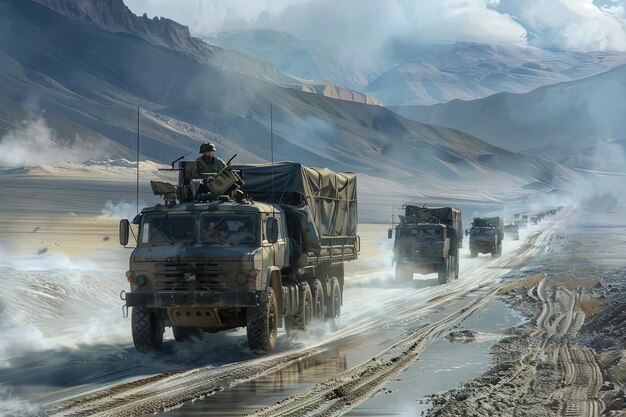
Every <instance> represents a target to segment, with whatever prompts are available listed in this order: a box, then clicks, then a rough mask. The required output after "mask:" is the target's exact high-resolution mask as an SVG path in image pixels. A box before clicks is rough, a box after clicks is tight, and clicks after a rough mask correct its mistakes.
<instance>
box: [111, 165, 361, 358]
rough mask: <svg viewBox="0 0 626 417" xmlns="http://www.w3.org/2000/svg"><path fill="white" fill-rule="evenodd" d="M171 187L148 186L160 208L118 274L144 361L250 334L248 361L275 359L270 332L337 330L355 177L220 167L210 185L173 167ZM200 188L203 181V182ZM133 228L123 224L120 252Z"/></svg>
mask: <svg viewBox="0 0 626 417" xmlns="http://www.w3.org/2000/svg"><path fill="white" fill-rule="evenodd" d="M177 170H178V171H179V180H178V184H177V185H173V184H169V183H163V182H152V187H153V190H154V192H155V194H160V195H162V196H163V197H164V199H165V204H163V205H156V206H153V207H147V208H145V209H143V210H142V211H141V213H140V214H139V215H138V216H137V217H136V218H135V219H134V220H133V224H136V225H137V226H138V234H137V236H136V239H137V246H136V248H135V249H134V250H133V252H132V254H131V256H130V269H129V271H128V272H127V273H126V277H127V279H128V282H129V283H130V291H129V292H125V293H123V294H122V297H123V299H124V300H125V301H126V306H125V307H126V308H128V307H131V308H132V312H131V326H132V336H133V341H134V345H135V347H136V349H137V350H138V351H140V352H150V351H157V350H159V349H160V348H161V344H162V341H163V332H164V328H165V327H172V329H173V333H174V337H175V339H176V340H178V341H182V340H188V339H189V338H193V337H196V336H201V335H202V333H203V332H209V333H213V332H219V331H222V330H227V329H232V328H237V327H246V329H247V339H248V345H249V347H250V349H252V350H253V351H265V352H270V351H273V350H274V348H275V346H276V337H277V329H278V328H279V327H283V326H284V327H285V328H286V330H287V332H288V333H292V332H294V331H297V330H300V331H306V330H307V329H308V328H309V326H311V324H312V323H316V322H322V321H326V322H328V323H329V324H330V327H331V328H337V326H338V322H339V318H340V314H341V305H342V300H343V287H344V262H347V261H352V260H355V259H357V257H358V253H359V245H360V241H359V236H358V235H357V188H356V175H355V174H354V173H335V172H333V171H330V170H328V169H325V168H309V167H304V166H302V165H300V164H297V163H280V164H276V165H240V166H237V167H231V166H230V165H228V166H226V168H224V169H223V170H222V171H221V172H220V173H219V174H218V175H215V176H208V177H207V176H204V175H203V174H202V173H199V172H198V162H197V161H181V162H180V164H179V168H178V169H177ZM203 177H204V178H203ZM129 231H131V229H130V223H129V221H128V220H122V221H121V223H120V243H121V244H122V245H124V246H126V245H127V244H128V241H129Z"/></svg>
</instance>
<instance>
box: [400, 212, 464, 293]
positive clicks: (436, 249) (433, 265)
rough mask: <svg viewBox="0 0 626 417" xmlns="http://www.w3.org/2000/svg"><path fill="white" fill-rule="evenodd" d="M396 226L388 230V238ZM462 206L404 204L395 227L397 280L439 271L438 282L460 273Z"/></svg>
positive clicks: (408, 279) (445, 281)
mask: <svg viewBox="0 0 626 417" xmlns="http://www.w3.org/2000/svg"><path fill="white" fill-rule="evenodd" d="M393 236H394V230H393V229H389V230H388V238H389V239H391V238H392V237H393ZM462 241H463V234H462V232H461V210H460V209H457V208H452V207H426V206H414V205H405V206H404V215H403V216H400V224H398V225H397V226H396V228H395V241H394V245H393V262H394V263H395V267H396V275H395V278H396V280H397V281H405V282H406V281H411V280H412V279H413V274H414V273H419V274H430V273H433V272H437V276H438V281H439V284H445V283H447V282H449V281H451V280H452V279H456V278H458V277H459V248H460V247H461V245H462Z"/></svg>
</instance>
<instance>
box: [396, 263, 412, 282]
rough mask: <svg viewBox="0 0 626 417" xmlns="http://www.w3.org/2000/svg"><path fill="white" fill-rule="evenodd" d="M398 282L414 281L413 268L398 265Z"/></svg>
mask: <svg viewBox="0 0 626 417" xmlns="http://www.w3.org/2000/svg"><path fill="white" fill-rule="evenodd" d="M396 281H398V282H405V281H413V267H411V266H410V265H405V264H402V263H397V264H396Z"/></svg>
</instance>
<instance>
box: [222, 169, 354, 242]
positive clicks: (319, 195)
mask: <svg viewBox="0 0 626 417" xmlns="http://www.w3.org/2000/svg"><path fill="white" fill-rule="evenodd" d="M233 168H234V169H236V170H241V172H242V174H243V181H244V183H245V184H244V186H243V187H242V188H241V190H242V191H243V192H244V193H245V194H247V195H249V196H250V197H251V198H252V199H253V200H256V201H263V202H268V203H276V204H279V205H285V206H295V207H304V206H306V207H307V209H308V211H309V212H310V216H311V217H312V221H313V223H314V225H315V228H316V229H317V233H319V235H320V237H324V236H356V234H357V223H358V216H357V188H356V174H354V173H351V172H341V173H336V172H333V171H331V170H330V169H327V168H311V167H305V166H303V165H301V164H299V163H295V162H280V163H276V164H274V167H273V169H272V165H270V164H258V165H237V166H233ZM272 172H273V176H274V179H273V184H272Z"/></svg>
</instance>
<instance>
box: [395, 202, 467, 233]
mask: <svg viewBox="0 0 626 417" xmlns="http://www.w3.org/2000/svg"><path fill="white" fill-rule="evenodd" d="M404 214H405V217H406V218H410V217H417V218H418V219H419V218H425V217H429V215H432V216H433V217H434V218H436V219H437V220H439V221H440V222H441V223H443V224H445V225H447V226H452V227H454V228H455V229H457V230H458V229H460V228H461V210H460V209H456V208H452V207H423V206H412V205H406V206H404Z"/></svg>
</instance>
